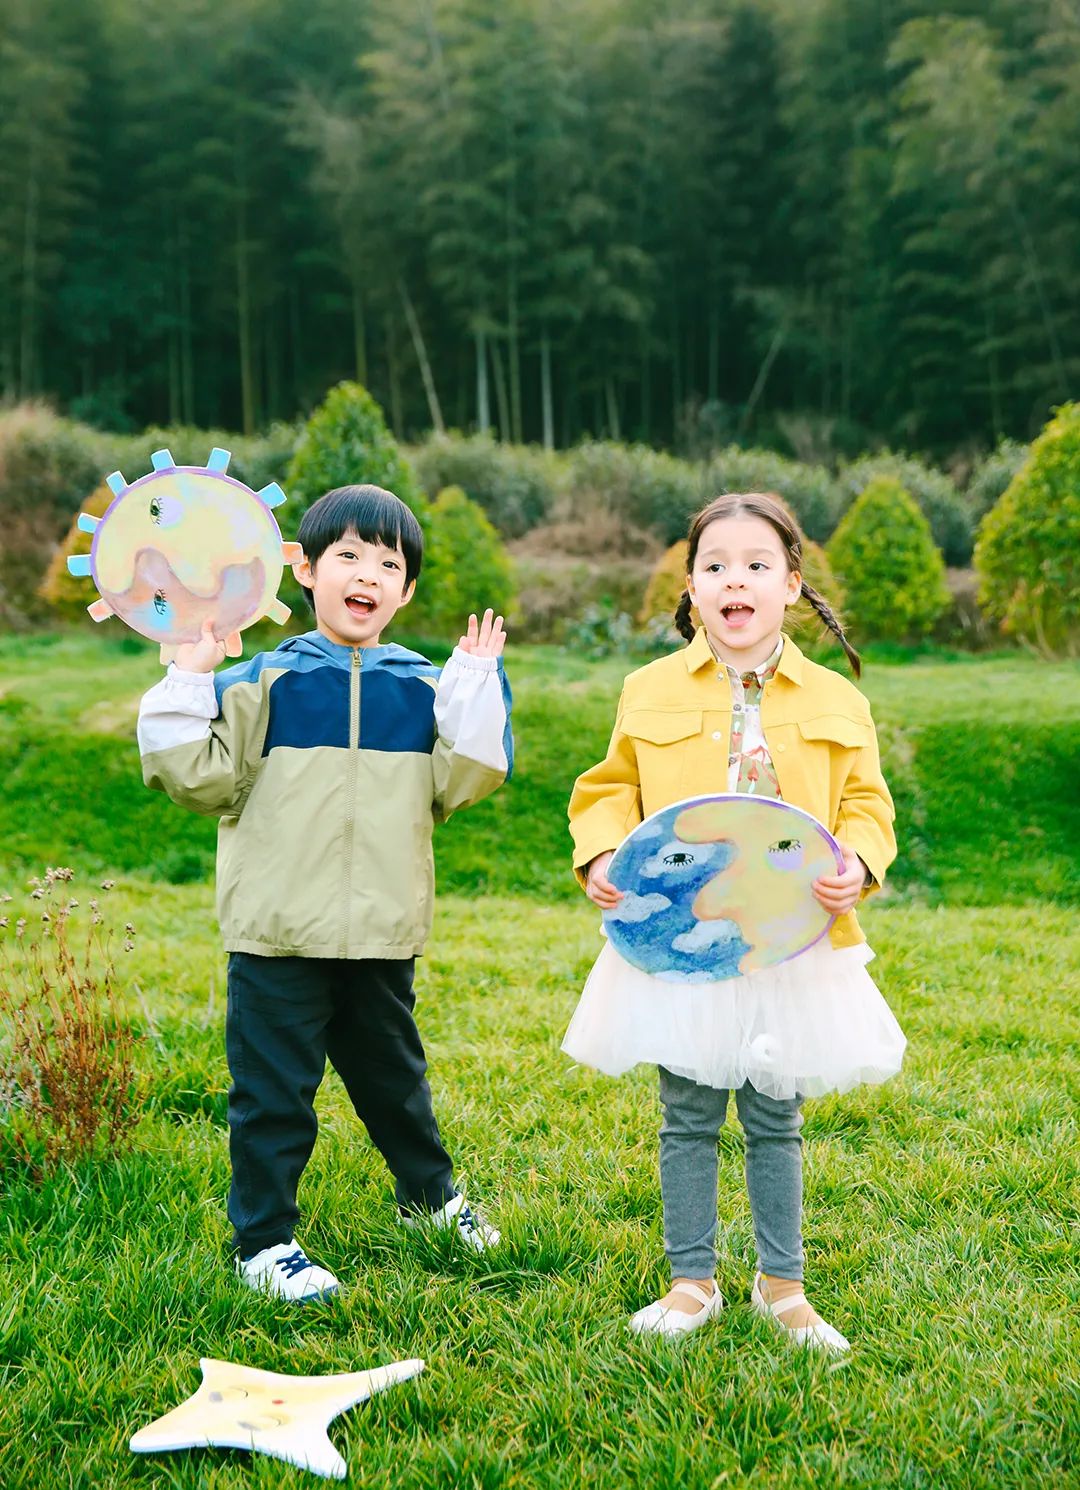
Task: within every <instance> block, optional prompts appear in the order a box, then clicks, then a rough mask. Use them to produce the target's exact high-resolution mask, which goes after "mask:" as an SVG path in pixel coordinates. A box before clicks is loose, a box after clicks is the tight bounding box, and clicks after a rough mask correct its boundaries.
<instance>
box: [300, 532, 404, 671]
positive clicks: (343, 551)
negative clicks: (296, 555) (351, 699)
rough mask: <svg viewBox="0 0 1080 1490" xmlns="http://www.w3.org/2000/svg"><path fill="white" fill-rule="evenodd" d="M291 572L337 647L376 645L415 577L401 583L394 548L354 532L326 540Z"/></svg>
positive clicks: (400, 562) (400, 563)
mask: <svg viewBox="0 0 1080 1490" xmlns="http://www.w3.org/2000/svg"><path fill="white" fill-rule="evenodd" d="M293 573H294V574H295V575H296V578H297V579H298V580H299V582H300V583H301V584H302V585H303V586H304V587H305V589H308V590H310V591H311V595H312V599H313V600H314V602H315V620H316V622H317V623H318V628H319V630H320V631H321V632H322V634H323V636H325V637H328V638H329V639H330V641H332V642H337V643H338V645H339V646H342V647H377V646H378V645H379V640H380V638H381V636H382V634H383V631H384V630H385V629H386V627H387V626H388V625H389V624H390V622H391V621H392V620H393V619H394V616H395V615H396V614H397V612H398V611H399V610H400V609H401V607H402V606H403V605H408V603H409V601H410V600H411V599H412V597H413V591H414V590H415V588H416V584H415V581H414V582H413V583H412V584H410V585H408V586H406V583H405V555H404V554H403V553H402V551H401V549H400V548H387V547H386V545H385V544H384V543H379V542H378V541H375V542H373V543H369V542H368V540H367V539H365V538H358V537H357V536H356V534H355V533H346V534H344V535H343V536H342V537H341V538H339V539H338V540H337V542H336V543H331V544H330V546H329V547H328V548H326V549H324V550H323V552H322V553H321V554H320V555H319V557H318V559H317V560H316V561H315V563H314V565H312V564H309V563H308V561H307V559H302V560H301V561H300V563H299V564H294V565H293Z"/></svg>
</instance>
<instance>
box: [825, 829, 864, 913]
mask: <svg viewBox="0 0 1080 1490" xmlns="http://www.w3.org/2000/svg"><path fill="white" fill-rule="evenodd" d="M840 852H841V853H842V854H843V856H844V863H845V864H846V865H847V868H846V869H845V870H844V872H843V874H823V875H822V876H821V878H820V879H818V880H815V881H814V883H813V886H812V889H813V892H814V899H815V900H816V901H817V903H818V905H820V906H821V907H822V909H824V910H827V911H828V912H829V915H830V916H842V915H843V914H844V912H845V911H849V910H851V908H852V907H853V906H854V905H856V904H857V903H858V899H859V896H860V894H861V893H862V890H863V886H864V885H865V884H866V876H867V874H868V873H869V871H868V870H867V868H866V865H865V864H864V863H863V861H862V860H861V859H860V858H859V856H858V854H857V853H856V852H855V850H854V849H853V848H848V846H847V844H846V843H842V844H841V845H840Z"/></svg>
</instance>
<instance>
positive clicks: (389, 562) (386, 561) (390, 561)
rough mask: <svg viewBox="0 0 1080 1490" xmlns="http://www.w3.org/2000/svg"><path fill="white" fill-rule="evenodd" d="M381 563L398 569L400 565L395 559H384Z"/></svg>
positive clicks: (389, 567) (388, 567)
mask: <svg viewBox="0 0 1080 1490" xmlns="http://www.w3.org/2000/svg"><path fill="white" fill-rule="evenodd" d="M383 564H384V565H385V567H386V568H387V569H400V568H401V565H400V564H399V563H398V561H397V560H396V559H384V560H383Z"/></svg>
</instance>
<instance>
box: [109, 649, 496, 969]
mask: <svg viewBox="0 0 1080 1490" xmlns="http://www.w3.org/2000/svg"><path fill="white" fill-rule="evenodd" d="M138 733H139V749H140V752H141V754H142V763H143V780H144V781H145V782H146V784H147V786H150V787H154V788H156V789H157V790H159V791H164V792H166V793H167V794H168V795H169V796H170V797H171V798H172V800H173V801H174V802H177V803H179V804H180V805H181V806H182V807H190V808H191V809H192V810H193V811H195V812H202V813H206V814H208V815H209V816H212V817H217V818H219V819H220V823H219V826H218V853H217V910H218V920H219V922H220V924H221V930H222V936H223V939H224V942H225V948H226V950H227V951H230V952H253V953H256V954H258V955H261V956H264V957H284V956H299V957H350V958H366V957H378V958H403V957H411V956H413V955H414V954H416V953H419V952H421V951H422V950H423V946H424V942H425V940H426V939H427V936H428V933H429V932H430V930H431V918H432V911H433V904H432V902H433V894H434V878H435V876H434V866H433V861H432V851H431V834H432V824H433V822H435V821H442V820H445V819H446V818H448V817H449V816H450V814H451V813H452V812H455V811H457V809H458V808H459V807H465V806H468V805H469V804H470V803H472V802H478V801H479V800H480V799H481V798H482V797H486V796H488V795H489V794H490V793H491V792H493V791H494V790H495V788H496V787H497V786H499V784H500V783H501V782H502V781H504V780H505V779H506V778H507V776H508V775H509V773H510V768H511V764H512V752H513V740H512V736H511V733H510V691H509V688H508V686H507V684H506V678H505V674H504V673H503V669H502V663H501V661H496V659H494V658H482V657H473V656H471V655H470V654H469V653H465V652H462V651H461V650H460V649H455V651H454V654H453V656H452V657H451V658H450V660H449V662H447V664H446V666H445V667H444V668H443V669H442V671H441V673H440V670H439V669H438V668H437V667H435V666H434V665H433V664H432V663H430V662H428V661H427V660H426V659H425V658H423V657H421V656H420V655H419V654H418V653H416V652H410V651H408V650H407V649H406V648H404V647H399V646H396V645H392V644H391V645H389V646H379V647H369V648H353V647H344V646H339V645H337V644H336V643H334V642H332V641H330V640H329V639H328V638H327V637H325V636H323V635H322V633H321V632H318V631H311V632H308V633H306V635H304V636H298V637H291V638H290V639H289V640H288V641H286V642H285V643H284V644H283V645H282V646H280V647H279V648H278V649H277V650H276V651H274V652H263V653H260V654H259V655H258V656H257V657H253V658H252V659H251V661H249V662H244V663H240V664H238V665H237V666H235V667H230V668H228V669H226V670H225V671H224V672H222V673H219V674H217V675H216V676H215V675H214V674H213V673H189V672H181V671H179V670H178V669H177V668H176V667H175V666H174V667H171V668H170V669H169V671H168V673H167V674H166V676H165V677H164V678H163V679H162V680H161V682H160V683H158V684H157V685H156V686H155V687H153V688H151V689H150V691H149V693H147V694H146V696H145V697H144V698H143V701H142V706H141V708H140V710H139V730H138Z"/></svg>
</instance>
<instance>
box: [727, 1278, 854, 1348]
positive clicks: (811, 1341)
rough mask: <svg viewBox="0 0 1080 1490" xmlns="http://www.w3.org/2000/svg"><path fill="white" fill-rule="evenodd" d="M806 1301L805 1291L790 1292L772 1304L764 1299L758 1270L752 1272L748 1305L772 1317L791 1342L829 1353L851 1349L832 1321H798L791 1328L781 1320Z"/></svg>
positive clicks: (763, 1314) (763, 1315) (769, 1317)
mask: <svg viewBox="0 0 1080 1490" xmlns="http://www.w3.org/2000/svg"><path fill="white" fill-rule="evenodd" d="M805 1303H806V1295H805V1294H804V1293H802V1292H800V1293H793V1294H792V1295H791V1297H790V1298H788V1299H778V1300H777V1302H776V1303H775V1304H770V1303H768V1302H767V1301H766V1299H765V1295H764V1294H763V1293H762V1291H761V1274H760V1273H755V1274H754V1286H753V1288H752V1289H751V1290H750V1307H751V1308H752V1309H753V1310H754V1313H755V1314H760V1315H761V1316H762V1317H763V1318H764V1319H771V1320H772V1322H773V1323H774V1324H775V1325H776V1327H777V1329H778V1330H780V1332H781V1333H782V1334H783V1335H786V1336H787V1339H788V1342H789V1344H791V1345H801V1346H803V1347H804V1348H805V1349H807V1350H827V1351H829V1352H830V1354H832V1355H846V1353H847V1352H848V1351H849V1350H850V1349H851V1345H850V1342H849V1341H847V1340H845V1339H844V1337H843V1335H841V1333H840V1331H839V1330H837V1329H834V1328H833V1326H832V1325H831V1324H826V1322H825V1321H824V1320H823V1319H822V1320H819V1321H818V1323H817V1324H805V1325H801V1326H800V1327H798V1328H797V1329H793V1328H792V1327H791V1326H790V1325H786V1324H785V1323H784V1321H783V1317H782V1316H783V1315H785V1314H790V1313H791V1311H792V1310H793V1309H798V1308H799V1306H800V1305H801V1304H805Z"/></svg>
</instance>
